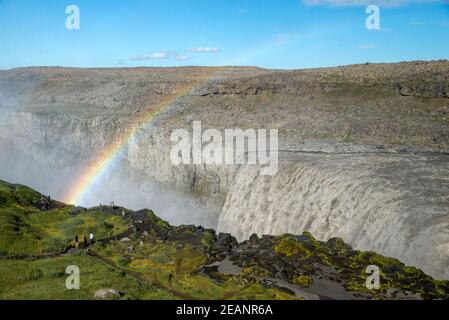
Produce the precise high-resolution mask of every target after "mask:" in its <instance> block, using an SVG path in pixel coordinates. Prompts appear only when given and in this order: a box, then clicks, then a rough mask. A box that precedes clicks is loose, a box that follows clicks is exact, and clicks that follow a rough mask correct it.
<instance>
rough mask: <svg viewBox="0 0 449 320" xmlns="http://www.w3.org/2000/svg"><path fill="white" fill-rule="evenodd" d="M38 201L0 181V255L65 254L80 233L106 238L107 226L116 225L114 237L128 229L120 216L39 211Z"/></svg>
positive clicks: (64, 209) (24, 190)
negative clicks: (62, 252)
mask: <svg viewBox="0 0 449 320" xmlns="http://www.w3.org/2000/svg"><path fill="white" fill-rule="evenodd" d="M39 199H40V194H39V193H37V192H36V191H34V190H32V189H30V188H27V187H24V186H17V185H11V184H8V183H6V182H2V181H0V255H18V254H41V253H48V252H59V251H63V250H64V249H66V248H67V247H68V246H69V245H70V244H71V243H73V240H74V237H75V235H77V234H78V235H79V236H82V235H83V234H89V233H90V232H93V233H94V234H95V236H96V238H97V239H101V238H105V237H107V236H108V229H107V228H106V223H107V224H110V225H113V226H114V227H113V230H112V231H111V233H110V234H111V235H113V234H119V233H122V232H125V231H126V230H127V225H126V221H124V220H122V219H121V218H120V217H117V216H112V215H108V214H106V213H102V212H98V211H86V212H82V213H81V214H78V215H76V216H72V215H71V211H72V210H73V207H71V206H64V207H62V208H57V209H54V210H50V211H40V210H38V209H37V208H35V207H33V206H32V205H33V203H35V201H38V200H39Z"/></svg>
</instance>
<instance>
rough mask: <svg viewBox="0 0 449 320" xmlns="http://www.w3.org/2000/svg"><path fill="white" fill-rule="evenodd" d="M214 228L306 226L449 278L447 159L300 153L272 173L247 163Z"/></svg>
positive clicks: (244, 231) (246, 231) (239, 231)
mask: <svg viewBox="0 0 449 320" xmlns="http://www.w3.org/2000/svg"><path fill="white" fill-rule="evenodd" d="M218 229H219V230H221V231H227V232H232V233H233V234H235V235H237V237H238V238H239V239H240V240H242V239H246V238H248V237H249V236H250V235H251V234H252V233H257V234H259V235H262V234H283V233H292V234H298V233H301V232H302V231H304V230H307V231H310V232H311V233H312V234H314V235H315V236H316V237H317V238H319V239H321V240H327V239H329V238H332V237H341V238H343V239H344V240H345V241H346V242H348V243H350V244H352V245H354V247H355V248H357V249H361V250H373V251H377V252H380V253H382V254H385V255H388V256H393V257H396V258H399V259H401V260H402V261H404V262H405V263H407V264H410V265H415V266H419V267H421V268H423V270H424V271H426V272H428V273H429V274H432V275H434V276H436V277H441V278H449V270H448V267H449V166H448V162H447V158H445V157H443V156H441V157H439V156H435V157H431V158H426V157H419V156H381V155H358V156H356V155H353V156H351V155H335V156H329V155H302V156H300V157H299V158H298V159H295V160H294V161H290V162H289V163H284V164H283V165H282V166H281V168H280V170H279V173H278V174H277V175H276V176H274V177H262V176H260V175H259V174H258V170H257V168H254V167H245V168H242V169H241V170H240V171H239V173H238V175H237V177H236V179H235V183H234V185H233V186H232V188H231V190H230V192H229V194H228V198H227V200H226V203H225V204H224V206H223V209H222V213H221V215H220V219H219V226H218Z"/></svg>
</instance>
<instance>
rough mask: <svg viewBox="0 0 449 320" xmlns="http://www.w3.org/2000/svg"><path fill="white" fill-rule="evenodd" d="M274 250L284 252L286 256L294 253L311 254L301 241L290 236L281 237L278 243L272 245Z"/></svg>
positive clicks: (294, 254)
mask: <svg viewBox="0 0 449 320" xmlns="http://www.w3.org/2000/svg"><path fill="white" fill-rule="evenodd" d="M274 251H275V252H276V253H281V254H284V255H286V256H287V257H292V256H296V255H300V256H302V257H308V256H310V254H311V253H310V251H309V250H307V249H306V248H305V247H304V246H303V245H302V244H301V243H299V242H298V241H297V240H296V239H294V238H292V237H290V236H286V237H283V238H281V240H280V241H279V243H278V244H277V245H276V246H275V247H274Z"/></svg>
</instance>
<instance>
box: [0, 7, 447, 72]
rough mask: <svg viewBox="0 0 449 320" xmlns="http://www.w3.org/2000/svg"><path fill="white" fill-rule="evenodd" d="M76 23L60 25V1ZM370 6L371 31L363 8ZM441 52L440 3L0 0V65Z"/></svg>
mask: <svg viewBox="0 0 449 320" xmlns="http://www.w3.org/2000/svg"><path fill="white" fill-rule="evenodd" d="M72 4H73V5H77V6H78V7H79V9H80V29H79V30H68V29H66V27H65V22H66V18H67V16H68V15H67V14H66V12H65V11H66V7H67V6H68V5H72ZM369 4H377V5H379V7H380V18H381V29H380V30H368V29H367V28H366V27H365V20H366V18H367V17H368V15H367V14H366V13H365V9H366V7H367V5H369ZM418 59H419V60H431V59H449V1H446V0H441V1H438V0H415V1H413V0H390V1H386V0H371V1H368V0H126V1H125V0H121V1H118V0H108V1H106V0H47V1H43V0H40V1H39V0H0V69H10V68H14V67H23V66H42V65H46V66H55V65H58V66H70V67H135V66H181V65H204V66H215V65H252V66H260V67H265V68H285V69H293V68H309V67H321V66H336V65H345V64H353V63H364V62H395V61H403V60H418Z"/></svg>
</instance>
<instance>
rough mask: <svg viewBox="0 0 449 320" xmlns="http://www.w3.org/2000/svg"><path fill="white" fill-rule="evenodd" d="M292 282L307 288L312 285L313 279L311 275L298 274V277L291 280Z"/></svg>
mask: <svg viewBox="0 0 449 320" xmlns="http://www.w3.org/2000/svg"><path fill="white" fill-rule="evenodd" d="M293 283H294V284H296V285H298V286H300V287H302V288H308V287H310V286H311V285H312V283H313V280H312V277H310V276H307V275H300V276H299V277H296V278H295V279H294V280H293Z"/></svg>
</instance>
